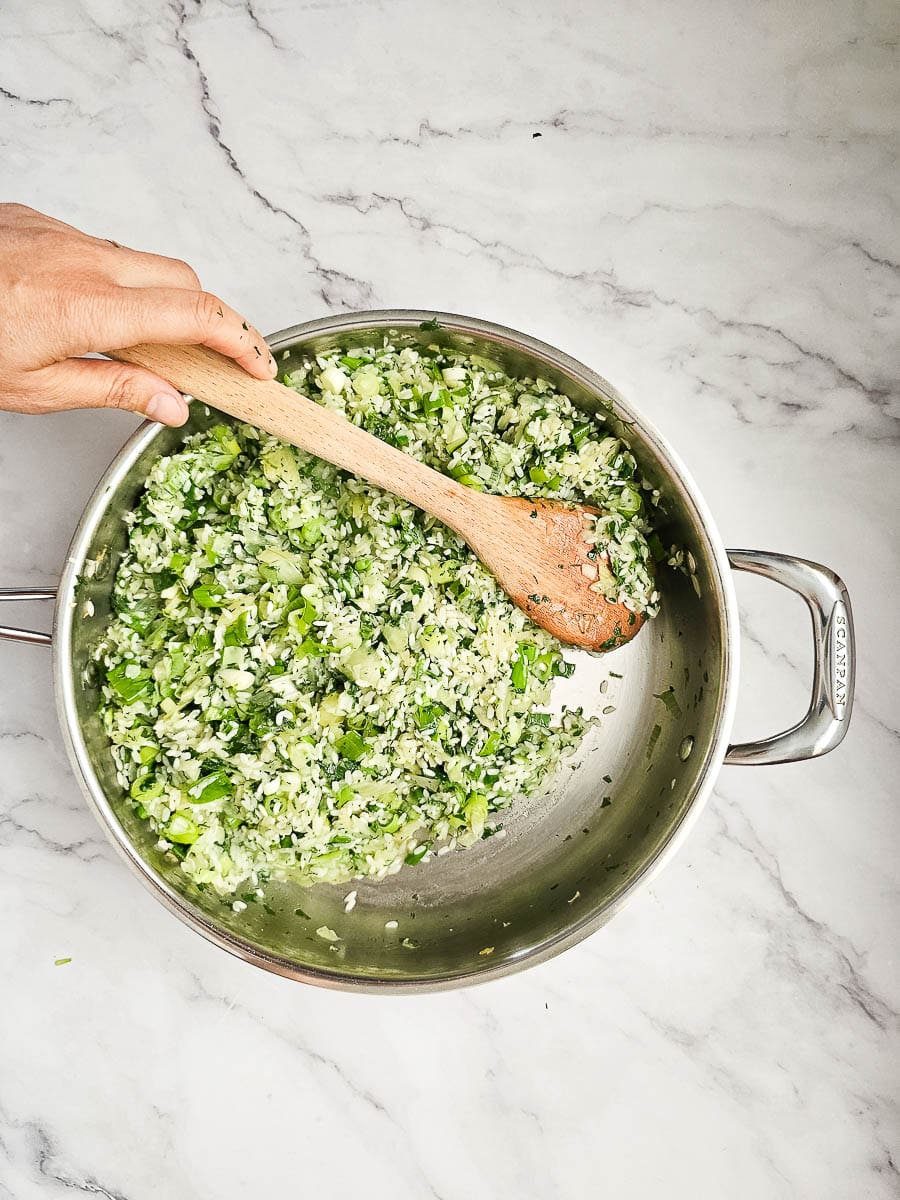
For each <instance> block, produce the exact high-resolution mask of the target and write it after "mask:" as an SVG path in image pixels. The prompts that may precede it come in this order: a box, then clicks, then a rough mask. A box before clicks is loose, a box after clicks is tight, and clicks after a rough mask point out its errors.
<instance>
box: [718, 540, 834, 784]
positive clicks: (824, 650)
mask: <svg viewBox="0 0 900 1200" xmlns="http://www.w3.org/2000/svg"><path fill="white" fill-rule="evenodd" d="M728 558H729V561H730V562H731V565H732V567H734V569H735V570H736V571H752V572H753V574H754V575H765V577H766V578H767V579H772V580H774V581H775V582H776V583H780V584H782V585H783V586H784V587H786V588H790V590H791V591H792V592H796V593H797V594H798V595H799V596H802V597H803V599H804V600H805V601H806V604H807V607H808V608H809V611H810V614H811V615H812V625H813V645H814V649H815V661H814V667H813V683H812V699H811V700H810V704H809V709H808V710H807V713H806V716H805V717H804V718H803V719H802V720H801V721H799V722H798V723H797V724H796V725H795V726H794V727H793V728H792V729H788V730H786V731H785V732H784V733H776V734H774V735H773V736H772V737H769V738H765V740H763V741H760V742H742V743H741V744H740V745H737V746H729V747H728V753H727V754H726V755H725V761H726V763H741V764H751V765H752V764H758V763H784V762H798V761H799V760H800V759H805V758H817V757H818V756H819V755H820V754H827V753H828V751H829V750H833V749H834V748H835V746H837V745H838V744H839V743H840V742H842V741H843V739H844V735H845V734H846V732H847V727H848V725H849V724H850V712H851V710H852V708H853V689H854V682H855V674H856V643H855V640H854V636H853V613H852V611H851V608H850V597H849V595H848V594H847V589H846V587H844V584H843V581H842V580H841V579H840V578H839V577H838V576H837V575H835V573H834V571H830V570H829V569H828V567H823V566H821V565H820V564H819V563H814V562H810V561H809V560H808V559H805V558H793V557H792V556H791V555H788V554H769V553H767V552H765V551H762V550H729V551H728Z"/></svg>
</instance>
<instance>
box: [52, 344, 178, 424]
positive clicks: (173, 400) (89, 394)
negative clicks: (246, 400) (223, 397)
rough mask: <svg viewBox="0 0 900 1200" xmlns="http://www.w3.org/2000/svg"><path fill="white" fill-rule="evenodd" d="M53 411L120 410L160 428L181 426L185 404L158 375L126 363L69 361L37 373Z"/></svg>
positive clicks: (89, 360)
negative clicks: (139, 414)
mask: <svg viewBox="0 0 900 1200" xmlns="http://www.w3.org/2000/svg"><path fill="white" fill-rule="evenodd" d="M41 376H42V377H43V378H42V382H45V385H46V388H47V393H48V395H47V399H48V400H49V401H50V406H52V407H53V408H123V409H128V410H130V411H131V412H138V413H143V414H144V415H145V416H147V417H150V418H151V419H152V420H154V421H160V422H162V424H163V425H183V424H184V423H185V421H186V420H187V419H188V406H187V401H186V400H185V399H184V397H183V396H182V395H181V393H180V392H178V391H176V390H175V388H173V387H172V385H171V384H170V383H166V381H165V380H164V379H161V378H160V377H159V375H154V374H153V372H152V371H146V370H144V368H143V367H134V366H132V365H131V364H130V363H119V362H108V361H107V360H106V359H102V358H70V359H67V360H66V361H65V362H61V363H57V364H55V365H54V366H52V367H45V368H44V370H43V371H42V372H41Z"/></svg>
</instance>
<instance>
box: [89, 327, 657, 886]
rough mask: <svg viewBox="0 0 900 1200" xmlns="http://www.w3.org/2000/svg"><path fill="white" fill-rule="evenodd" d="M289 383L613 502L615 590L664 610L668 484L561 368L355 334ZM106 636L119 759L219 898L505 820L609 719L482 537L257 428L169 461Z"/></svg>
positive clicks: (224, 429)
mask: <svg viewBox="0 0 900 1200" xmlns="http://www.w3.org/2000/svg"><path fill="white" fill-rule="evenodd" d="M285 382H286V383H288V384H289V385H290V386H291V387H294V388H296V389H297V391H299V392H302V393H303V394H304V395H307V396H309V397H311V398H312V399H314V400H315V401H317V402H318V403H321V404H324V405H326V406H327V407H329V408H332V409H335V410H336V411H338V412H341V413H344V414H345V415H346V416H347V417H348V418H349V419H350V420H352V421H354V422H355V423H356V424H358V425H362V426H364V427H365V428H366V429H368V430H369V431H370V432H371V433H373V434H375V435H376V436H377V437H379V438H382V439H384V440H385V441H388V442H390V443H391V444H392V445H395V446H398V447H401V448H402V449H403V450H405V451H406V452H407V453H409V454H412V455H414V456H415V457H416V458H419V459H421V460H423V461H424V462H427V463H429V464H430V465H431V466H433V467H436V468H437V469H438V470H441V471H443V472H445V473H446V474H448V475H451V476H453V477H454V478H455V479H458V480H460V481H461V482H462V483H464V484H467V485H468V486H470V487H476V488H482V489H485V490H488V491H492V492H496V493H498V494H504V495H524V496H545V497H553V498H557V499H562V500H574V501H579V502H584V503H588V504H591V505H595V506H597V507H598V508H600V509H602V510H603V512H604V513H606V514H609V515H608V516H607V517H605V518H604V519H603V520H602V521H601V522H598V537H599V540H600V541H601V543H602V544H603V547H604V549H605V550H606V551H607V553H608V557H609V571H610V576H609V578H608V579H606V585H607V588H606V590H607V594H608V595H610V596H614V597H616V598H618V599H620V600H622V601H624V602H625V603H627V604H628V605H629V606H630V607H632V608H633V609H635V610H638V611H645V612H649V613H650V614H651V615H652V614H653V612H655V610H656V607H657V604H658V596H657V593H656V592H655V590H654V583H653V570H652V561H653V559H654V558H661V557H662V556H663V551H662V547H661V545H660V543H659V540H658V538H656V537H655V535H653V534H652V531H651V527H650V522H649V519H648V508H649V510H650V512H651V513H652V511H653V507H654V504H655V501H656V499H657V497H656V495H655V494H653V493H651V492H650V491H649V490H648V488H647V486H646V485H644V484H642V483H641V481H640V479H639V477H638V474H637V471H636V465H635V461H634V458H633V457H632V455H631V454H630V452H629V451H628V449H627V447H626V446H625V445H624V444H623V443H622V442H621V441H620V440H618V439H617V438H615V437H613V436H610V435H609V433H608V431H607V430H606V429H605V428H604V426H603V424H602V422H601V421H599V420H595V419H592V418H590V417H587V416H585V414H584V413H583V412H582V411H581V410H579V409H576V408H575V407H574V406H573V405H572V404H571V402H570V401H569V400H568V399H566V397H564V396H562V395H560V394H559V393H558V392H557V391H556V390H555V389H554V388H553V387H552V386H551V385H550V384H549V383H547V382H545V381H543V380H540V379H521V380H519V379H510V378H508V377H506V376H505V375H503V374H502V373H500V372H499V371H498V369H497V367H496V366H495V365H492V364H491V363H489V362H487V361H485V360H483V359H479V358H477V357H476V356H474V355H473V356H465V355H462V354H458V353H454V352H451V351H443V350H438V349H437V348H436V347H432V348H430V349H418V350H417V349H402V350H400V349H396V348H394V347H393V346H390V345H385V346H380V347H371V346H369V347H360V348H358V349H354V350H352V351H350V352H348V353H347V354H343V355H342V354H339V353H335V354H333V355H330V356H328V357H323V358H318V359H315V360H313V361H307V362H305V363H303V364H302V366H301V367H300V369H298V370H296V371H293V372H292V373H291V374H289V375H288V376H286V378H285ZM129 521H130V529H129V536H128V548H127V551H126V553H125V555H124V557H123V559H122V561H121V563H120V565H119V568H118V573H117V575H116V580H115V589H114V611H115V616H114V618H113V620H112V621H111V622H110V624H109V626H108V627H107V629H106V631H105V635H104V637H103V640H102V641H101V642H100V644H99V645H98V646H97V648H96V660H97V663H98V664H99V667H100V676H101V679H102V693H103V703H102V709H101V712H102V719H103V723H104V727H105V729H106V731H107V733H108V735H109V738H110V741H111V743H112V753H113V755H114V756H115V761H116V765H117V770H118V776H119V780H120V782H121V783H122V785H123V787H124V788H126V789H127V791H128V792H129V795H130V797H131V803H132V804H133V805H134V806H135V809H136V811H137V813H138V815H139V816H140V817H142V818H144V819H146V820H147V821H149V822H150V824H151V826H152V828H153V830H154V831H155V832H157V833H158V835H159V838H160V845H161V847H162V848H163V849H164V850H168V851H170V852H171V853H172V854H175V855H176V856H177V857H178V858H179V859H181V868H182V869H183V870H184V871H185V872H186V873H187V875H189V876H190V878H191V879H192V880H193V881H195V882H196V883H197V884H199V885H201V886H204V887H210V888H212V889H214V890H215V891H216V892H218V893H219V894H221V895H223V896H225V895H230V894H233V893H234V892H236V891H237V890H238V888H246V887H247V886H249V887H251V888H254V889H256V888H258V887H259V886H260V885H261V884H262V883H264V882H265V880H266V879H268V878H271V877H276V878H277V877H285V876H289V877H293V878H297V879H300V880H301V881H303V882H309V883H313V882H316V881H322V880H324V881H328V882H340V881H343V880H347V879H350V878H352V877H354V876H367V875H368V876H376V877H379V876H384V875H386V874H391V873H394V872H395V871H398V870H399V869H400V868H401V867H402V865H403V864H404V863H410V864H415V863H418V862H421V861H423V860H426V859H428V858H429V857H430V856H431V855H432V854H434V853H435V852H437V851H438V849H439V848H441V849H442V848H443V847H450V848H453V847H455V846H466V845H469V844H471V843H472V842H475V841H477V840H478V839H480V838H482V837H485V836H488V835H489V834H490V833H491V832H492V829H493V828H494V823H493V820H492V818H491V814H493V813H496V812H497V811H498V810H500V809H503V808H504V807H505V806H506V805H508V804H509V803H510V801H512V800H513V799H514V798H516V797H520V796H525V795H528V794H529V793H533V792H535V791H536V790H537V789H538V788H540V787H541V785H543V784H544V783H545V782H546V781H547V780H548V779H549V777H550V776H551V775H552V774H553V772H554V770H555V768H556V767H557V766H558V764H559V763H560V760H561V759H562V758H563V757H564V756H565V755H567V754H568V753H570V752H571V751H572V750H573V749H574V748H575V747H577V746H578V744H579V742H580V740H581V739H582V737H583V735H584V733H585V730H586V728H587V726H588V725H589V724H590V722H589V721H588V720H587V719H586V718H585V717H584V716H583V715H582V714H581V712H580V711H565V712H564V713H563V715H562V717H561V719H558V720H557V719H554V718H553V717H552V716H551V712H550V707H549V705H550V693H551V688H552V685H553V682H554V680H555V679H556V678H557V677H558V676H561V675H569V674H571V673H572V671H573V670H574V665H573V664H572V663H571V662H568V661H566V660H565V659H564V658H563V655H562V652H561V647H560V645H559V643H558V642H557V641H555V639H554V638H552V637H551V636H550V635H549V634H547V633H545V632H544V631H543V630H541V629H540V628H538V627H537V626H536V625H533V624H532V623H531V622H530V621H529V620H528V618H527V617H526V616H525V615H524V614H523V613H522V612H521V611H520V610H519V609H518V608H516V607H515V606H514V605H513V604H512V602H511V601H510V600H509V599H508V598H507V596H506V595H505V594H504V593H503V592H502V591H501V590H500V588H499V587H498V585H497V584H496V583H495V582H494V579H493V578H492V576H491V575H490V574H488V572H487V571H486V570H485V569H484V568H483V567H482V566H481V564H480V563H479V562H478V561H477V560H476V559H475V558H474V556H473V555H472V554H471V552H470V551H469V550H468V549H467V547H466V546H465V545H464V543H463V542H461V541H460V539H459V538H458V537H456V535H455V534H453V533H451V532H450V530H448V529H447V528H446V527H445V526H443V525H441V524H440V523H439V522H437V521H435V520H433V519H432V518H431V517H428V516H426V515H425V514H424V513H423V512H421V511H420V510H418V509H416V508H413V507H412V506H410V505H409V504H406V503H405V502H404V501H402V500H399V499H397V498H396V497H394V496H392V495H389V494H387V493H385V492H382V491H380V490H379V489H377V488H374V487H370V486H369V485H368V484H366V483H363V482H362V481H361V480H359V479H357V478H355V477H353V476H349V475H348V474H346V473H345V472H343V471H340V470H338V469H337V468H335V467H332V466H330V465H329V464H327V463H325V462H322V461H320V460H318V459H316V458H313V457H311V456H310V455H307V454H304V453H303V452H301V451H299V450H296V449H293V448H291V447H290V446H287V445H285V444H283V443H281V442H279V441H277V440H276V439H275V438H272V437H269V436H267V435H265V434H263V433H261V432H260V431H258V430H256V429H253V428H251V427H249V426H239V427H233V426H230V425H224V424H223V425H217V426H215V427H214V428H211V429H210V430H208V431H207V432H204V433H199V434H196V435H194V436H193V437H191V438H189V439H188V440H187V441H186V442H185V444H184V447H183V448H182V449H181V450H179V452H178V453H177V454H173V455H171V456H169V457H166V458H162V459H160V460H159V461H158V462H157V463H156V465H155V466H154V468H153V470H152V471H151V472H150V474H149V477H148V479H147V484H146V489H145V491H144V493H143V495H142V497H141V499H140V501H139V503H138V505H137V507H136V509H135V511H134V512H133V513H132V514H131V515H130V517H129Z"/></svg>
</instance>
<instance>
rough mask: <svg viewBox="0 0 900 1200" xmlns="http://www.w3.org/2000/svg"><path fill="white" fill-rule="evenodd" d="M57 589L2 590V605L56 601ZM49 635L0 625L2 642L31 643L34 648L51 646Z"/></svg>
mask: <svg viewBox="0 0 900 1200" xmlns="http://www.w3.org/2000/svg"><path fill="white" fill-rule="evenodd" d="M55 599H56V588H0V603H2V602H3V601H4V600H55ZM52 640H53V639H52V638H51V636H50V634H49V633H42V632H40V630H37V629H13V628H12V627H11V626H9V625H0V641H7V642H31V644H32V645H34V646H49V645H50V643H51V641H52Z"/></svg>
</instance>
